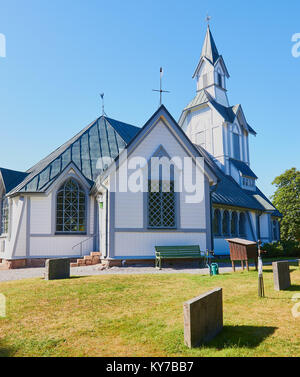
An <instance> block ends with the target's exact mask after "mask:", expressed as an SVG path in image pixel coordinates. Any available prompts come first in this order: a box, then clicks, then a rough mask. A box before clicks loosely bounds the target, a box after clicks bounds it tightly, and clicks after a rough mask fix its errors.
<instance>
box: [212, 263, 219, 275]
mask: <svg viewBox="0 0 300 377" xmlns="http://www.w3.org/2000/svg"><path fill="white" fill-rule="evenodd" d="M210 268H211V275H219V266H218V264H217V263H212V264H211V267H210Z"/></svg>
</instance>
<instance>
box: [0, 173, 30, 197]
mask: <svg viewBox="0 0 300 377" xmlns="http://www.w3.org/2000/svg"><path fill="white" fill-rule="evenodd" d="M27 175H28V174H27V173H24V172H21V171H16V170H10V169H4V168H0V177H2V181H3V184H4V187H5V192H9V191H11V190H12V189H13V188H15V187H16V186H18V184H19V183H21V182H22V181H23V180H24V179H25V178H26V176H27Z"/></svg>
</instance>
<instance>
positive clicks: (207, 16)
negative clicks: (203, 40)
mask: <svg viewBox="0 0 300 377" xmlns="http://www.w3.org/2000/svg"><path fill="white" fill-rule="evenodd" d="M210 20H211V16H210V15H209V14H207V15H206V19H205V21H206V22H207V27H208V28H209V22H210Z"/></svg>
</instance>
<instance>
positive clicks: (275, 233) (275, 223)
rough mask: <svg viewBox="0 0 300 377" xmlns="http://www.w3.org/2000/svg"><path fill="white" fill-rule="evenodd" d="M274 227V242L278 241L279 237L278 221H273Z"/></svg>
mask: <svg viewBox="0 0 300 377" xmlns="http://www.w3.org/2000/svg"><path fill="white" fill-rule="evenodd" d="M272 226H273V240H274V241H277V240H278V235H277V221H276V220H273V222H272Z"/></svg>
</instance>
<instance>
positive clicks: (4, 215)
mask: <svg viewBox="0 0 300 377" xmlns="http://www.w3.org/2000/svg"><path fill="white" fill-rule="evenodd" d="M8 222H9V204H8V199H7V198H5V199H2V201H1V232H0V233H1V234H6V233H8Z"/></svg>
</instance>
